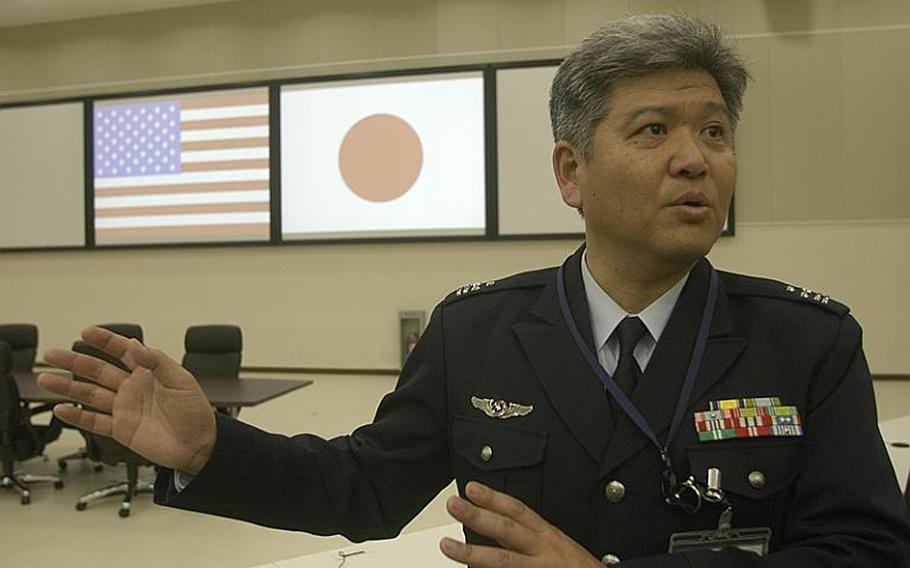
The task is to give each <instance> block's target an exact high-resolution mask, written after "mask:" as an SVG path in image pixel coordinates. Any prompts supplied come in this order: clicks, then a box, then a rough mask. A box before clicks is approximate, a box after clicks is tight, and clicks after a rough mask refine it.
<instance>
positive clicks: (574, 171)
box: [553, 140, 584, 211]
mask: <svg viewBox="0 0 910 568" xmlns="http://www.w3.org/2000/svg"><path fill="white" fill-rule="evenodd" d="M583 160H584V158H582V156H581V153H580V152H579V151H578V149H577V148H575V147H574V146H572V145H571V144H569V143H568V142H566V141H564V140H560V141H559V142H557V143H556V145H555V146H554V147H553V173H554V174H555V175H556V183H557V185H559V193H561V194H562V200H563V202H565V204H566V205H568V206H569V207H573V208H575V209H578V210H579V211H580V210H581V209H582V205H583V203H582V196H581V180H580V179H579V178H580V177H581V175H582V171H581V169H582V168H583V167H584V164H583Z"/></svg>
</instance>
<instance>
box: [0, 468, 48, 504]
mask: <svg viewBox="0 0 910 568" xmlns="http://www.w3.org/2000/svg"><path fill="white" fill-rule="evenodd" d="M32 483H53V484H54V489H62V488H63V480H62V479H60V478H59V477H57V476H54V475H34V474H31V473H14V474H12V475H4V476H3V477H0V488H4V489H5V488H13V489H15V490H17V491H18V492H19V495H20V499H19V501H20V502H21V503H22V504H23V505H28V504H29V503H31V502H32V494H31V492H30V491H29V487H28V486H29V485H30V484H32Z"/></svg>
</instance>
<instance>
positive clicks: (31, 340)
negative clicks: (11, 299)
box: [0, 323, 38, 371]
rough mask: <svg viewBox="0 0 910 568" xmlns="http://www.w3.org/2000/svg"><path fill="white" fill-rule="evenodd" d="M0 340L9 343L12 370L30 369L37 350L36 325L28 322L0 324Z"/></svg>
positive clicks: (33, 363)
mask: <svg viewBox="0 0 910 568" xmlns="http://www.w3.org/2000/svg"><path fill="white" fill-rule="evenodd" d="M0 341H5V342H6V343H9V346H10V349H11V354H12V361H13V370H14V371H31V370H32V367H34V365H35V354H36V353H37V352H38V326H36V325H33V324H30V323H7V324H3V325H0Z"/></svg>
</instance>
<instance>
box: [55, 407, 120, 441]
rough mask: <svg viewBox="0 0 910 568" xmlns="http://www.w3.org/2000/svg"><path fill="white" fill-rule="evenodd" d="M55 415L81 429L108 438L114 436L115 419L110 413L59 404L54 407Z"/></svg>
mask: <svg viewBox="0 0 910 568" xmlns="http://www.w3.org/2000/svg"><path fill="white" fill-rule="evenodd" d="M54 416H56V417H57V418H59V419H60V420H63V421H64V422H66V423H67V424H71V425H73V426H75V427H76V428H79V429H81V430H88V431H89V432H94V433H95V434H101V435H102V436H107V437H108V438H110V437H112V436H113V426H114V421H113V419H112V418H111V417H110V415H108V414H102V413H100V412H92V411H90V410H85V409H82V408H76V407H75V406H72V405H70V404H58V405H57V406H55V407H54Z"/></svg>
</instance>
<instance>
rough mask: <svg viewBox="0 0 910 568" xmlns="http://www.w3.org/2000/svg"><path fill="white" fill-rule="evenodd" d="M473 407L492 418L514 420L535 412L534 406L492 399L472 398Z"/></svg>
mask: <svg viewBox="0 0 910 568" xmlns="http://www.w3.org/2000/svg"><path fill="white" fill-rule="evenodd" d="M471 405H472V406H473V407H474V408H476V409H477V410H479V411H481V412H483V413H484V414H486V415H487V416H489V417H490V418H501V419H503V420H504V419H506V418H514V417H516V416H524V415H526V414H530V413H531V411H532V410H534V405H532V404H518V403H517V402H508V401H505V400H493V399H492V398H478V397H476V396H472V397H471Z"/></svg>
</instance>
